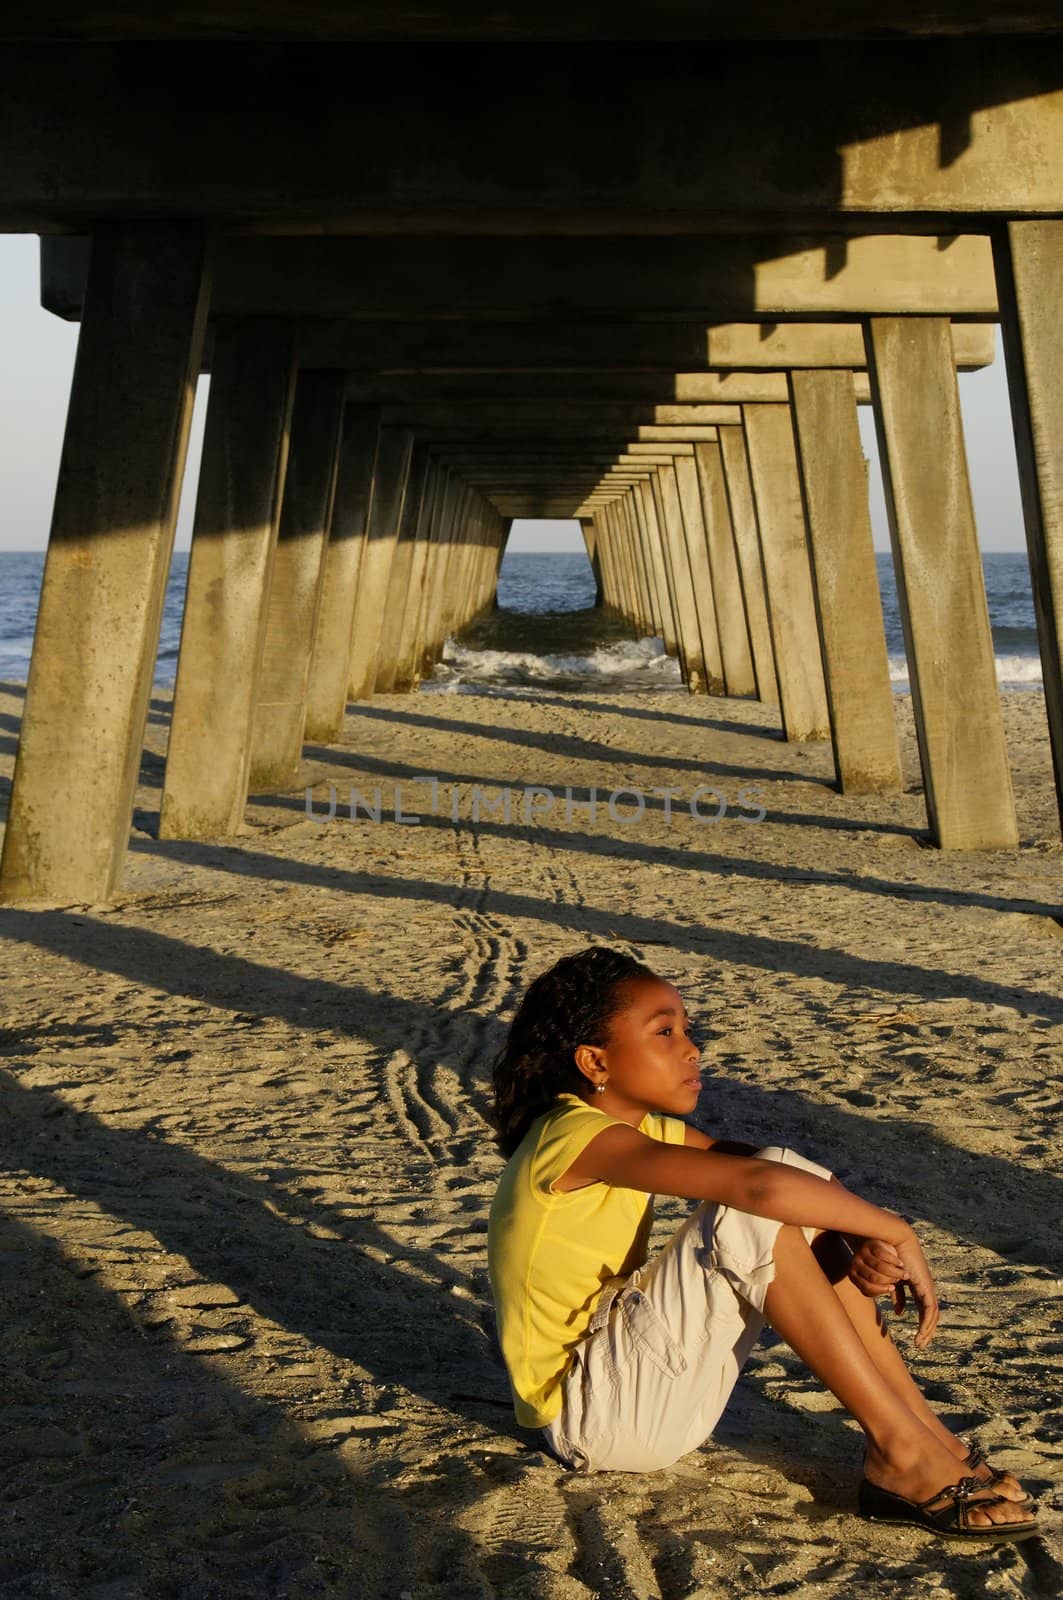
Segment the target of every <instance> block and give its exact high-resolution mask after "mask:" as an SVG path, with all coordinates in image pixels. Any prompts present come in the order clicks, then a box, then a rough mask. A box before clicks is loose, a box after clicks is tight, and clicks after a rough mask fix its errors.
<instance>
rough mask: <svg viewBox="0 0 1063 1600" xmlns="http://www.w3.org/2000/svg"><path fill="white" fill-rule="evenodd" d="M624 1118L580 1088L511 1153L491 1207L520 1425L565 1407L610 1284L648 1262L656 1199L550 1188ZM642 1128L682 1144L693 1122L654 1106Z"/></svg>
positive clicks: (494, 1260)
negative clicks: (580, 1351) (564, 1384)
mask: <svg viewBox="0 0 1063 1600" xmlns="http://www.w3.org/2000/svg"><path fill="white" fill-rule="evenodd" d="M617 1121H619V1119H618V1118H617V1117H611V1116H609V1115H608V1114H607V1113H606V1112H604V1111H599V1110H597V1109H596V1107H594V1106H591V1105H588V1104H587V1102H586V1101H585V1100H581V1099H580V1097H579V1095H577V1094H562V1095H559V1096H558V1097H557V1099H556V1100H555V1102H554V1104H553V1105H552V1106H551V1108H550V1110H549V1111H547V1112H545V1113H544V1114H543V1115H542V1116H541V1117H538V1118H537V1119H536V1121H535V1122H533V1123H532V1125H531V1127H530V1128H529V1129H528V1131H527V1133H526V1134H525V1135H524V1138H523V1139H522V1140H521V1143H520V1145H519V1146H518V1147H517V1149H516V1150H515V1151H514V1152H513V1154H512V1156H511V1157H510V1159H509V1161H508V1162H507V1164H506V1167H505V1170H504V1171H503V1173H502V1176H501V1178H500V1179H499V1183H498V1188H497V1190H496V1191H495V1197H494V1200H493V1202H492V1204H491V1213H490V1219H489V1221H488V1228H487V1266H488V1272H489V1275H490V1279H491V1295H492V1298H493V1300H494V1304H495V1317H496V1321H497V1325H498V1339H499V1343H500V1345H501V1347H502V1354H503V1356H504V1357H505V1362H506V1367H507V1369H508V1371H509V1381H510V1386H511V1388H512V1390H513V1402H514V1409H515V1411H516V1415H517V1421H518V1422H519V1423H520V1424H521V1425H522V1426H523V1427H525V1428H544V1427H546V1425H547V1423H549V1422H552V1421H553V1419H554V1417H556V1416H557V1414H558V1412H559V1411H560V1410H561V1380H562V1378H563V1377H564V1375H565V1372H566V1371H567V1370H568V1367H569V1365H570V1364H571V1360H572V1349H573V1346H575V1345H576V1344H578V1343H579V1341H580V1339H581V1338H582V1337H583V1335H584V1334H585V1333H586V1331H587V1324H588V1323H589V1322H590V1320H591V1316H592V1314H593V1312H594V1307H595V1302H596V1301H597V1299H598V1296H599V1294H600V1293H601V1289H602V1285H603V1284H604V1283H605V1282H606V1280H607V1279H608V1278H611V1277H627V1276H628V1274H629V1273H631V1272H633V1271H634V1270H635V1268H636V1267H640V1266H641V1265H642V1264H643V1262H644V1261H645V1259H646V1246H647V1242H648V1240H649V1234H650V1227H651V1225H652V1223H653V1196H652V1195H648V1194H644V1193H643V1192H642V1190H641V1189H621V1188H617V1187H615V1186H614V1185H612V1184H608V1183H591V1184H588V1185H587V1186H586V1187H585V1188H582V1189H571V1190H568V1191H567V1192H566V1191H555V1190H553V1189H552V1188H551V1187H550V1186H551V1184H552V1183H554V1182H555V1180H556V1179H557V1178H559V1177H560V1176H561V1175H562V1173H564V1172H566V1171H567V1170H568V1168H569V1167H570V1166H571V1165H572V1163H573V1161H575V1159H576V1157H577V1156H578V1155H579V1154H580V1152H581V1151H582V1150H584V1149H586V1147H587V1145H588V1144H589V1143H590V1141H591V1140H592V1139H593V1138H594V1136H595V1134H598V1133H601V1131H602V1129H603V1128H607V1127H609V1126H610V1124H611V1123H615V1122H617ZM639 1132H640V1133H645V1134H648V1135H649V1136H650V1137H651V1138H653V1139H660V1140H661V1141H662V1142H663V1143H665V1144H682V1143H683V1142H684V1140H685V1138H686V1124H685V1123H683V1122H680V1121H679V1119H678V1117H666V1116H663V1115H661V1114H659V1113H657V1112H647V1114H646V1116H645V1117H643V1119H642V1121H641V1122H640V1123H639Z"/></svg>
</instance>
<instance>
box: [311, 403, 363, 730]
mask: <svg viewBox="0 0 1063 1600" xmlns="http://www.w3.org/2000/svg"><path fill="white" fill-rule="evenodd" d="M379 436H380V407H379V406H367V405H348V406H345V407H344V409H343V436H342V438H341V440H340V460H339V467H338V469H337V472H336V497H335V499H334V501H333V504H332V525H331V527H330V529H329V538H328V544H327V545H326V546H325V570H324V573H323V574H322V579H321V602H320V605H319V607H318V616H317V628H316V630H315V632H314V651H313V655H312V656H311V658H310V681H309V684H308V686H307V696H306V737H307V739H310V740H315V741H316V742H318V743H319V744H334V743H336V741H337V740H338V739H339V737H340V733H341V731H342V729H343V713H344V711H345V710H346V706H347V684H348V682H349V680H350V671H351V631H352V628H353V624H354V608H355V604H356V602H357V598H358V577H359V573H360V570H361V565H362V552H363V550H364V549H365V530H366V523H367V520H368V516H369V505H370V501H371V500H372V495H373V474H374V471H375V469H376V449H377V440H378V438H379Z"/></svg>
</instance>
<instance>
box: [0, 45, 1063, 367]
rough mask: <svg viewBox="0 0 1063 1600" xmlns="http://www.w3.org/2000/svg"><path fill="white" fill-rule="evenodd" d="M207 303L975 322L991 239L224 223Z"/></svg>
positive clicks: (71, 280) (386, 315)
mask: <svg viewBox="0 0 1063 1600" xmlns="http://www.w3.org/2000/svg"><path fill="white" fill-rule="evenodd" d="M0 81H2V72H0ZM1060 103H1061V106H1063V97H1061V102H1060ZM378 137H379V135H378ZM1060 192H1061V193H1063V158H1061V174H1060ZM41 263H42V304H44V305H46V306H47V308H48V309H49V310H51V309H57V308H65V312H64V314H66V315H71V314H75V315H76V312H77V307H78V305H79V304H80V300H81V294H82V284H83V281H84V267H83V264H82V263H81V261H80V260H79V256H78V249H77V242H76V241H75V240H71V239H62V240H54V239H43V240H42V242H41ZM45 274H47V281H46V282H45ZM211 305H212V308H213V313H214V314H215V315H219V316H220V315H229V316H248V315H255V316H269V315H278V316H287V315H294V316H300V317H302V316H315V317H320V316H328V317H339V318H352V319H356V320H359V321H365V322H372V321H374V320H376V319H381V318H383V319H401V318H428V319H444V320H450V319H453V318H455V317H458V318H467V319H470V320H475V319H476V318H478V317H484V318H489V319H496V318H504V319H505V318H508V319H512V320H529V319H530V320H536V319H543V320H546V321H554V320H556V319H557V318H559V317H560V318H562V319H565V318H569V319H572V320H578V319H579V318H580V317H582V316H583V315H587V316H593V317H596V318H602V317H616V318H626V317H635V318H638V319H641V320H642V321H647V322H652V321H654V320H655V319H657V318H661V319H664V320H668V319H672V318H674V317H676V316H680V317H685V318H686V319H687V320H688V321H693V320H694V319H695V318H702V319H703V320H704V323H705V324H706V325H708V324H710V323H717V322H721V321H724V320H727V319H732V318H734V319H737V318H753V319H757V318H761V317H763V318H767V319H775V318H777V317H783V316H800V317H803V318H808V319H813V320H815V319H819V320H824V319H825V320H828V321H834V320H844V319H846V318H858V317H859V316H861V315H862V314H868V313H872V312H876V313H877V312H882V313H889V314H891V315H899V314H902V313H910V314H918V315H923V316H929V315H938V316H948V317H957V318H966V319H968V320H974V321H981V322H985V321H986V320H987V319H988V318H993V317H995V316H996V311H997V299H996V281H995V278H994V274H993V258H992V250H991V247H990V242H989V240H988V239H987V238H984V237H983V236H981V235H979V234H960V235H958V236H953V237H941V238H938V237H922V236H918V235H915V236H913V235H906V234H875V235H872V236H869V237H853V238H848V237H845V236H837V235H817V236H812V235H791V236H785V235H782V236H774V237H772V236H764V237H763V238H760V237H746V238H742V237H726V238H714V239H703V238H697V237H683V238H673V239H667V240H661V239H655V238H625V239H624V240H623V241H622V242H621V241H618V240H617V239H614V238H560V239H558V238H548V237H547V238H542V237H539V238H507V237H504V236H503V237H491V238H461V237H440V238H436V237H433V238H429V239H405V238H375V239H349V238H333V237H329V238H316V237H313V238H287V239H277V238H271V239H255V238H228V239H224V240H222V241H220V243H219V246H218V255H217V261H216V264H215V268H214V287H213V289H212V292H211ZM331 359H332V360H335V359H336V358H335V357H332V358H331ZM706 364H708V363H707V362H706Z"/></svg>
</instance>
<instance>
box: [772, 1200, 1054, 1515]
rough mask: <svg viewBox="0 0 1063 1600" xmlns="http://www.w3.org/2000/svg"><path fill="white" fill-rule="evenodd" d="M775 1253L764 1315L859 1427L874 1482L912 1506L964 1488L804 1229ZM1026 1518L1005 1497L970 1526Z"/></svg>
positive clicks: (786, 1234) (781, 1241)
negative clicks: (871, 1348)
mask: <svg viewBox="0 0 1063 1600" xmlns="http://www.w3.org/2000/svg"><path fill="white" fill-rule="evenodd" d="M774 1256H775V1277H774V1279H773V1280H772V1282H771V1284H770V1285H769V1286H768V1292H767V1295H766V1297H765V1302H764V1312H765V1316H766V1317H767V1320H768V1322H769V1323H770V1324H771V1326H772V1327H773V1328H774V1329H775V1331H776V1332H777V1333H778V1334H780V1335H781V1336H782V1338H784V1339H785V1340H786V1342H787V1344H788V1345H789V1346H790V1347H791V1349H792V1350H794V1351H795V1352H796V1353H797V1354H798V1355H799V1356H800V1357H801V1359H802V1360H803V1361H804V1362H805V1363H806V1364H807V1365H808V1366H809V1367H810V1368H811V1369H812V1371H813V1372H814V1373H815V1374H816V1376H817V1377H818V1378H819V1379H820V1380H821V1381H822V1382H823V1383H825V1384H826V1386H827V1388H828V1389H830V1391H831V1393H832V1394H834V1395H836V1396H837V1398H838V1399H839V1400H840V1401H841V1403H842V1405H843V1406H844V1407H845V1409H846V1410H847V1411H848V1412H850V1413H851V1414H852V1416H854V1417H855V1418H856V1420H857V1422H858V1423H859V1424H860V1427H861V1428H862V1429H863V1431H864V1434H865V1435H866V1438H867V1455H866V1459H865V1468H864V1470H865V1472H866V1474H867V1477H868V1478H869V1479H870V1480H871V1482H872V1483H877V1484H878V1485H879V1486H880V1487H881V1488H884V1489H889V1490H891V1491H892V1492H893V1493H894V1494H898V1495H901V1496H903V1497H904V1499H906V1500H913V1501H923V1500H928V1499H929V1498H930V1497H931V1496H932V1495H934V1494H936V1493H938V1491H939V1490H941V1489H942V1488H944V1487H945V1486H946V1485H947V1484H954V1483H958V1482H959V1481H960V1479H961V1478H962V1477H965V1476H966V1474H965V1473H964V1470H963V1465H962V1462H960V1461H959V1460H957V1458H956V1456H955V1454H954V1453H953V1451H952V1450H950V1449H949V1447H948V1446H947V1445H946V1444H945V1443H944V1442H943V1441H942V1440H941V1439H940V1438H939V1437H938V1435H937V1433H936V1432H934V1431H933V1430H932V1429H931V1428H930V1427H929V1426H927V1424H926V1423H925V1422H924V1421H923V1420H922V1418H921V1417H920V1416H917V1415H916V1413H915V1412H914V1411H913V1410H912V1409H911V1407H910V1406H909V1405H908V1404H906V1402H905V1400H904V1399H902V1398H901V1396H900V1395H898V1394H897V1393H896V1392H895V1391H894V1389H893V1387H892V1386H891V1384H890V1383H889V1382H888V1381H887V1380H886V1378H885V1377H884V1376H883V1374H882V1373H881V1372H880V1371H879V1368H878V1367H877V1366H876V1364H875V1362H874V1361H873V1360H872V1358H871V1356H870V1354H869V1353H868V1351H867V1350H866V1349H865V1347H864V1344H863V1341H862V1340H861V1338H860V1335H859V1334H858V1332H857V1330H856V1328H855V1326H854V1325H853V1322H852V1320H851V1319H850V1316H849V1313H848V1311H847V1309H846V1307H845V1306H843V1305H842V1303H841V1301H840V1300H839V1298H838V1296H837V1295H836V1294H835V1292H834V1289H833V1288H832V1287H831V1285H830V1284H829V1283H828V1281H827V1278H826V1276H825V1274H824V1273H823V1271H822V1269H821V1268H820V1265H819V1263H818V1262H817V1260H816V1258H815V1256H814V1255H813V1254H812V1250H811V1248H810V1246H809V1244H808V1242H807V1241H806V1239H805V1236H804V1234H803V1233H802V1232H801V1230H800V1228H794V1227H789V1226H784V1227H782V1228H780V1229H779V1234H778V1237H777V1239H776V1242H775V1250H774ZM902 1365H903V1363H902ZM1028 1520H1029V1516H1028V1513H1027V1512H1026V1510H1025V1509H1023V1508H1021V1507H1018V1506H1014V1505H1012V1504H1011V1503H1010V1502H1009V1501H1007V1500H997V1502H996V1503H995V1504H989V1503H987V1504H985V1506H984V1507H980V1506H978V1505H977V1503H975V1504H974V1505H972V1506H971V1523H972V1526H988V1525H989V1524H991V1523H1006V1522H1026V1521H1028Z"/></svg>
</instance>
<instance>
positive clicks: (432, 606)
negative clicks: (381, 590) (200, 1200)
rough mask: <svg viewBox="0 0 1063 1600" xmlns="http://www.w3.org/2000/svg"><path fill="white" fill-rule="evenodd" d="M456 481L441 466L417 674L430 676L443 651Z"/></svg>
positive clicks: (447, 470) (457, 486) (447, 468)
mask: <svg viewBox="0 0 1063 1600" xmlns="http://www.w3.org/2000/svg"><path fill="white" fill-rule="evenodd" d="M459 492H460V491H459V484H458V479H457V478H456V476H455V474H454V473H453V472H452V471H451V469H450V468H449V467H444V468H443V469H442V476H441V479H440V485H439V492H438V503H437V510H436V514H435V518H434V522H435V527H434V531H433V536H432V544H431V548H430V550H429V554H428V575H427V577H426V579H425V602H424V616H423V619H422V623H421V627H422V632H423V638H424V645H423V648H422V651H421V662H420V676H421V677H423V678H427V677H430V676H431V673H432V669H433V667H434V666H435V664H436V662H437V661H438V660H439V658H440V656H441V655H442V653H443V645H444V642H445V640H446V628H445V620H444V615H443V598H444V595H445V593H446V588H447V574H448V572H449V570H450V561H451V556H452V553H453V551H452V538H453V533H454V518H455V508H456V505H457V500H458V495H459Z"/></svg>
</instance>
